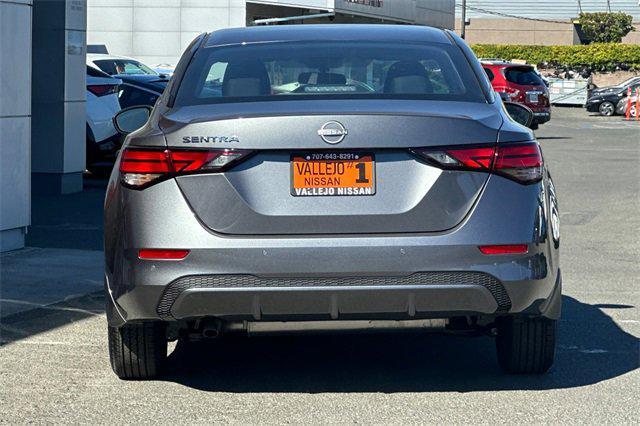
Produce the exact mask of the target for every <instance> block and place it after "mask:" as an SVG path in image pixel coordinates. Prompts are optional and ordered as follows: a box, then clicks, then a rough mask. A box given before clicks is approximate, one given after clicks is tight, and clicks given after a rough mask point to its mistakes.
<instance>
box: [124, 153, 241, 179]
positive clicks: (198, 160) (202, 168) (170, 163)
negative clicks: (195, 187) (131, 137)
mask: <svg viewBox="0 0 640 426" xmlns="http://www.w3.org/2000/svg"><path fill="white" fill-rule="evenodd" d="M250 153H251V152H250V151H244V150H242V151H240V150H230V149H218V150H180V149H165V150H157V149H156V150H152V149H138V148H127V149H125V150H124V151H123V152H122V157H121V159H120V174H121V176H122V183H123V184H124V185H125V186H128V187H130V188H134V189H142V188H146V187H147V186H149V185H151V184H153V183H155V182H159V181H161V180H164V179H166V178H169V177H173V176H177V175H183V174H192V173H207V172H221V171H224V170H226V169H228V168H229V167H231V166H232V165H233V164H235V163H237V162H238V161H239V160H240V159H241V158H244V157H246V156H247V155H248V154H250Z"/></svg>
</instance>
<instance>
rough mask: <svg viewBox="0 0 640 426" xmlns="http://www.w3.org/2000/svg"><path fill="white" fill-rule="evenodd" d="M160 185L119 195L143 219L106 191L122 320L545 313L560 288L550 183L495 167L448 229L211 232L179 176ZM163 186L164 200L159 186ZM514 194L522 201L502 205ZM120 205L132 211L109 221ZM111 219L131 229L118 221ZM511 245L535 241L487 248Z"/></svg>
mask: <svg viewBox="0 0 640 426" xmlns="http://www.w3.org/2000/svg"><path fill="white" fill-rule="evenodd" d="M492 180H495V181H496V182H494V184H491V181H492ZM156 186H157V187H158V188H156V187H151V188H148V189H145V190H144V191H139V192H136V191H130V190H124V193H123V194H120V195H123V196H125V197H129V196H131V197H135V198H136V203H137V207H138V208H141V209H142V211H149V212H153V214H148V215H145V219H144V221H137V219H136V218H137V217H136V216H135V210H134V209H122V208H121V207H119V206H118V204H117V200H118V190H116V191H114V192H110V191H109V190H108V191H107V194H108V195H107V200H106V202H105V204H106V205H107V206H108V207H109V208H107V210H106V211H105V215H106V216H107V225H106V228H105V230H106V232H107V233H108V234H107V235H108V236H107V237H106V238H105V254H106V266H107V267H106V283H107V290H108V293H109V296H110V297H109V300H110V301H111V304H110V306H111V307H110V308H109V309H108V311H107V312H108V318H109V322H110V324H112V325H119V324H123V323H125V322H129V321H139V320H165V321H174V320H184V319H188V318H198V317H209V316H211V317H219V318H224V319H230V320H247V321H269V320H273V321H287V320H349V319H398V320H404V319H415V318H446V317H452V316H460V315H474V314H477V315H504V314H507V313H509V314H516V313H518V314H519V313H522V314H530V315H545V309H546V308H545V303H547V302H546V301H548V300H549V299H550V297H551V296H552V294H554V289H555V288H556V287H557V284H556V283H557V279H558V276H559V269H558V263H557V262H558V260H557V244H555V243H554V242H553V240H552V239H551V238H550V236H549V235H550V234H549V229H548V227H547V226H546V223H547V219H546V213H545V208H544V206H543V205H542V204H541V201H540V200H541V199H542V197H545V193H544V191H543V184H542V183H539V184H534V185H528V186H522V185H519V184H516V183H513V182H511V181H507V180H505V179H504V178H502V177H498V176H491V177H490V182H489V184H488V185H487V186H486V187H485V189H484V191H483V194H482V196H481V198H480V200H479V201H478V203H477V205H476V206H475V207H474V208H473V212H472V214H469V215H468V217H467V218H466V219H465V220H464V221H463V222H462V223H461V224H460V225H458V226H457V227H456V228H454V229H452V230H450V231H446V232H441V233H431V234H396V235H384V234H382V235H376V234H363V235H343V236H324V235H317V236H311V237H309V236H288V237H287V238H278V237H269V236H266V237H265V236H262V237H251V236H222V235H218V234H215V233H212V232H210V231H207V230H205V228H204V227H203V225H202V224H201V223H199V222H198V221H197V219H196V218H195V216H194V215H193V212H192V211H191V210H190V209H189V207H188V205H186V204H185V203H176V202H172V200H175V199H176V198H175V197H182V195H181V194H180V193H179V192H178V188H177V185H176V184H175V182H171V181H167V182H164V183H161V184H159V185H156ZM159 186H164V189H163V192H162V193H163V194H164V197H163V198H161V197H158V196H157V194H154V191H159V189H160V188H159ZM120 190H122V188H120ZM110 197H113V198H110ZM147 198H148V203H147ZM505 199H509V200H511V204H510V205H511V206H512V208H510V209H503V208H496V206H502V205H503V200H505ZM128 201H129V202H132V201H131V200H128ZM158 203H160V204H158ZM163 203H169V204H167V207H164V204H163ZM147 204H148V205H147ZM168 206H170V207H168ZM111 214H114V215H120V216H122V220H119V221H117V222H116V221H110V220H109V219H108V217H109V215H111ZM541 215H542V216H541ZM109 223H117V224H119V225H120V226H123V228H121V229H109V228H108V224H109ZM134 225H135V226H134ZM507 243H526V244H527V246H528V253H526V254H520V255H497V256H490V255H484V254H482V253H481V252H480V250H479V249H478V245H482V244H507ZM141 248H184V249H189V250H190V253H189V255H188V256H187V257H186V258H185V259H183V260H180V261H154V260H141V259H138V250H139V249H141ZM547 304H548V303H547Z"/></svg>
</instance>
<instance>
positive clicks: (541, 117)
mask: <svg viewBox="0 0 640 426" xmlns="http://www.w3.org/2000/svg"><path fill="white" fill-rule="evenodd" d="M482 67H483V68H484V71H485V72H486V73H487V77H489V80H490V81H491V85H492V86H493V88H494V90H495V91H496V92H498V93H499V94H500V96H501V97H502V98H503V99H504V100H507V101H510V102H515V103H519V104H523V105H526V106H527V107H529V108H530V109H531V110H532V111H533V113H534V115H535V119H534V121H533V123H532V128H533V129H536V128H537V127H538V125H540V124H543V123H546V122H547V121H549V120H550V119H551V105H550V103H549V91H548V89H547V85H546V84H545V83H544V81H543V80H542V77H540V75H538V73H536V71H535V68H533V67H532V66H531V65H522V64H516V63H511V62H505V61H487V60H485V61H483V62H482Z"/></svg>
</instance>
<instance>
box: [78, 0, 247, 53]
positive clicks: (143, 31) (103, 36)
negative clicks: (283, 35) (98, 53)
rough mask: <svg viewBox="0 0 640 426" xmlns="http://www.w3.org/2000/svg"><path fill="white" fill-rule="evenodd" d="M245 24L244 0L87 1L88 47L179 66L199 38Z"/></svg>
mask: <svg viewBox="0 0 640 426" xmlns="http://www.w3.org/2000/svg"><path fill="white" fill-rule="evenodd" d="M244 25H245V2H244V0H88V16H87V28H88V33H87V42H88V43H89V44H105V45H106V46H107V48H108V49H109V52H111V53H115V54H121V55H127V56H133V57H135V58H137V59H140V60H142V61H143V62H145V63H147V64H149V65H154V64H158V63H170V64H175V63H176V62H177V60H178V58H179V57H180V55H181V54H182V52H183V50H184V49H185V48H186V47H187V45H188V44H189V43H190V42H191V41H192V40H193V39H194V38H195V37H196V36H197V35H198V34H200V33H202V32H205V31H213V30H216V29H219V28H227V27H239V26H242V27H243V26H244Z"/></svg>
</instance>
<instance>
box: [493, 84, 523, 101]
mask: <svg viewBox="0 0 640 426" xmlns="http://www.w3.org/2000/svg"><path fill="white" fill-rule="evenodd" d="M494 90H495V91H496V92H498V93H505V94H506V95H507V96H508V97H509V98H511V99H517V98H518V96H520V90H518V89H516V88H514V87H509V86H499V87H496V88H495V89H494Z"/></svg>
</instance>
